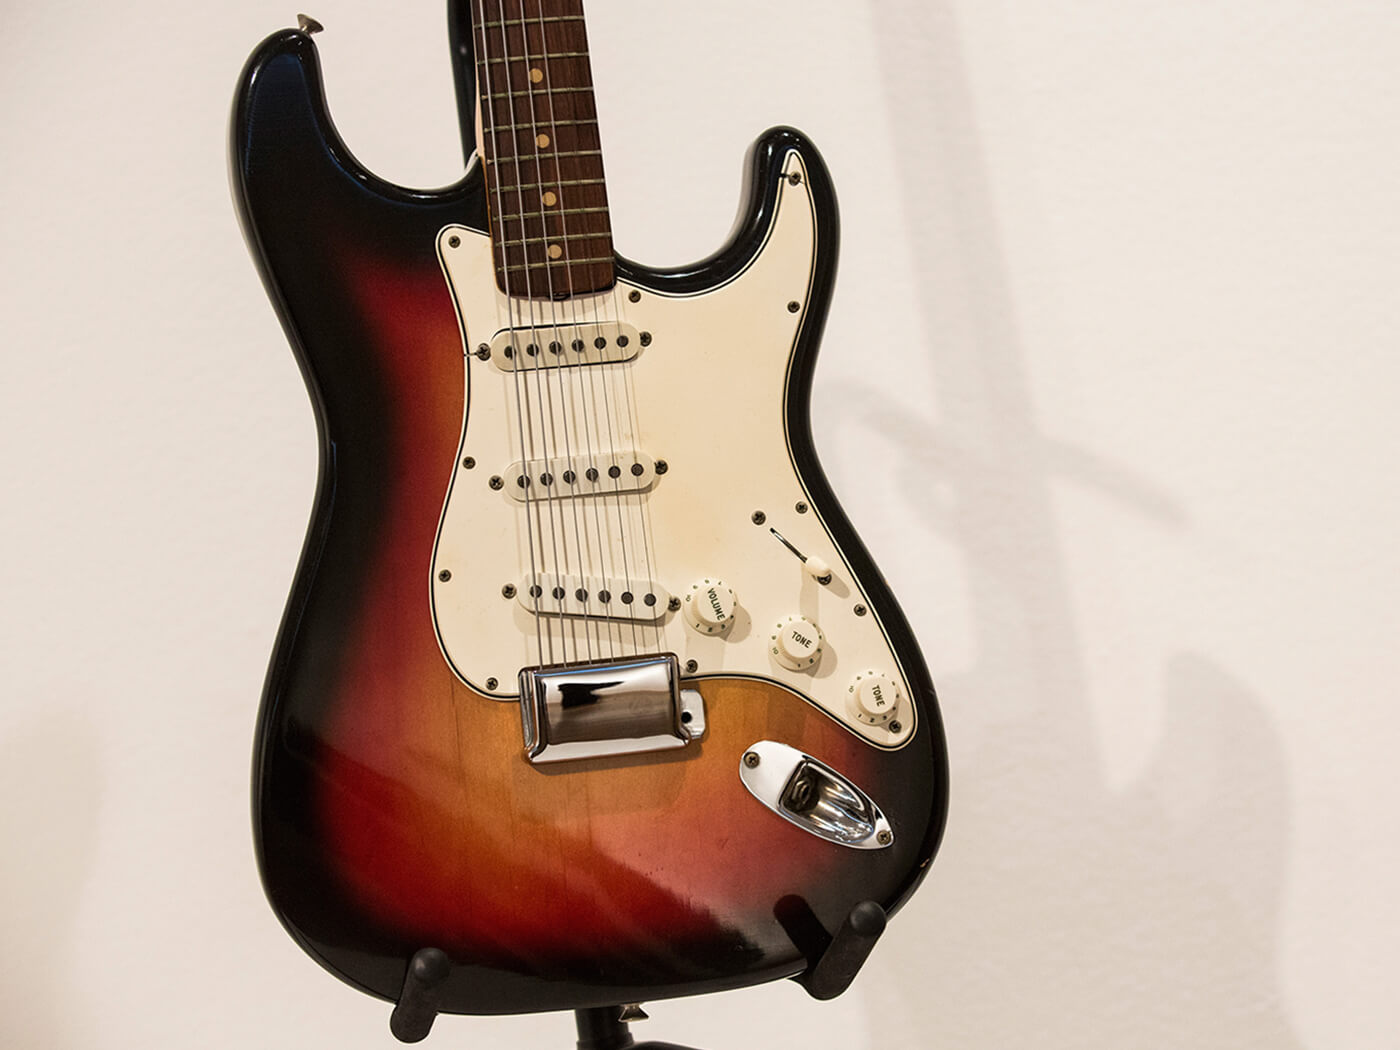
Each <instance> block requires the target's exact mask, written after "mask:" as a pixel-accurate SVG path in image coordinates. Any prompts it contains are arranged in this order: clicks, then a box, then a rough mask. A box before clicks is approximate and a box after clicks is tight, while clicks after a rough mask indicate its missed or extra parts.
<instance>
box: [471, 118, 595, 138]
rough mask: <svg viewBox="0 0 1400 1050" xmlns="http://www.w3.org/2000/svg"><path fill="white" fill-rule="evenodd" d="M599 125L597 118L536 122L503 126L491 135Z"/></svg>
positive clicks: (493, 130) (494, 128)
mask: <svg viewBox="0 0 1400 1050" xmlns="http://www.w3.org/2000/svg"><path fill="white" fill-rule="evenodd" d="M597 123H598V120H597V118H596V117H585V118H584V119H583V120H550V121H544V120H536V121H533V122H532V123H529V124H502V125H499V126H497V127H493V128H492V129H491V134H493V135H499V134H501V133H502V132H506V131H539V130H540V129H541V128H547V126H548V125H553V126H554V127H560V128H582V127H588V126H589V125H596V124H597Z"/></svg>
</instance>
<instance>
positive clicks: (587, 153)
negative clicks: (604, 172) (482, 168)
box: [486, 149, 603, 189]
mask: <svg viewBox="0 0 1400 1050" xmlns="http://www.w3.org/2000/svg"><path fill="white" fill-rule="evenodd" d="M602 155H603V151H602V150H600V149H575V150H563V151H562V152H558V153H556V152H553V151H551V152H549V153H541V154H540V155H539V156H538V157H511V158H510V162H511V163H512V164H514V163H521V164H529V163H530V162H532V161H533V162H534V163H536V164H544V163H545V162H546V161H550V160H553V159H554V158H555V157H601V156H602ZM486 163H487V164H495V163H496V160H495V158H494V157H487V158H486ZM549 185H554V183H550V184H549ZM514 188H515V189H519V188H520V187H518V186H517V187H514Z"/></svg>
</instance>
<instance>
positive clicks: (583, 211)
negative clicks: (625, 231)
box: [497, 208, 608, 222]
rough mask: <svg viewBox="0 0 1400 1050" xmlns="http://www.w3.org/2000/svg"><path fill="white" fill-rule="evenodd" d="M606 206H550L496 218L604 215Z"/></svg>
mask: <svg viewBox="0 0 1400 1050" xmlns="http://www.w3.org/2000/svg"><path fill="white" fill-rule="evenodd" d="M607 213H608V209H607V208H550V209H548V210H547V211H531V212H515V213H514V214H510V215H499V216H497V219H498V220H499V221H501V222H516V221H518V220H520V219H534V218H541V219H548V218H549V217H550V216H551V215H606V214H607Z"/></svg>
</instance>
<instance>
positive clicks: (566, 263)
mask: <svg viewBox="0 0 1400 1050" xmlns="http://www.w3.org/2000/svg"><path fill="white" fill-rule="evenodd" d="M615 261H616V260H615V259H614V258H613V256H611V255H595V256H593V257H592V258H590V259H551V260H549V261H548V262H537V263H525V264H523V265H520V266H507V267H506V272H507V273H516V272H517V271H520V270H539V269H541V268H548V269H553V268H554V267H556V266H563V267H570V266H599V265H601V264H603V263H607V264H608V265H609V266H611V265H612V264H613V263H614V262H615Z"/></svg>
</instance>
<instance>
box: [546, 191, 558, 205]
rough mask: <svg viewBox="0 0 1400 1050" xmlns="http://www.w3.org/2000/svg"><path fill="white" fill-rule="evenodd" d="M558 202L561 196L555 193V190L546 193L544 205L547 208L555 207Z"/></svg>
mask: <svg viewBox="0 0 1400 1050" xmlns="http://www.w3.org/2000/svg"><path fill="white" fill-rule="evenodd" d="M558 203H559V197H558V195H557V194H555V193H553V192H548V193H546V194H545V195H544V206H545V207H546V208H552V207H554V206H555V205H556V204H558Z"/></svg>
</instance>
